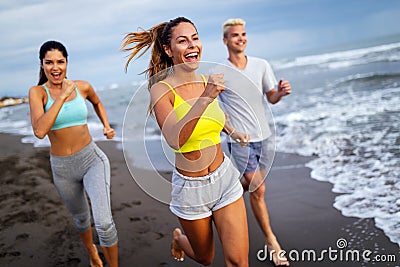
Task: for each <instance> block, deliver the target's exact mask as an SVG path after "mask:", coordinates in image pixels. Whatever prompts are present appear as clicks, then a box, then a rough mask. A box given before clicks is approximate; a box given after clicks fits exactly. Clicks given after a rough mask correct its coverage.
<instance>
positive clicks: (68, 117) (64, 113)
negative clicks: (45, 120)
mask: <svg viewBox="0 0 400 267" xmlns="http://www.w3.org/2000/svg"><path fill="white" fill-rule="evenodd" d="M42 86H43V87H44V89H45V90H46V93H47V103H46V105H45V106H44V111H45V112H46V111H47V110H49V109H50V107H51V106H52V105H53V103H54V100H53V99H52V98H51V96H50V92H49V89H48V88H47V86H46V85H45V84H43V85H42ZM75 92H76V96H75V98H74V99H72V100H71V101H67V102H64V104H63V105H62V107H61V109H60V111H59V112H58V115H57V118H56V121H55V122H54V124H53V127H51V130H58V129H63V128H67V127H72V126H77V125H84V124H87V115H88V110H87V107H86V102H85V99H84V98H83V96H82V95H81V94H80V93H79V90H78V88H75Z"/></svg>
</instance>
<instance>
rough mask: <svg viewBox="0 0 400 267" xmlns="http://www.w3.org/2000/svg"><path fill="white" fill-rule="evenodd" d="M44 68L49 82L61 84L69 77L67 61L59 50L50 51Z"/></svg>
mask: <svg viewBox="0 0 400 267" xmlns="http://www.w3.org/2000/svg"><path fill="white" fill-rule="evenodd" d="M42 68H43V70H44V73H45V75H46V77H47V79H48V81H49V82H51V83H53V84H61V83H62V81H63V80H64V78H65V76H66V75H67V59H66V58H65V57H64V56H63V54H62V53H61V52H60V51H59V50H56V49H52V50H49V51H47V52H46V55H45V57H44V58H43V60H42Z"/></svg>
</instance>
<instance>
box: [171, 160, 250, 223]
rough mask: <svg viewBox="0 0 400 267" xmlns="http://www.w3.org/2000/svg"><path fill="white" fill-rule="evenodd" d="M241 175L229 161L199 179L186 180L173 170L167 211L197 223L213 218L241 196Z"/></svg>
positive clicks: (188, 178)
mask: <svg viewBox="0 0 400 267" xmlns="http://www.w3.org/2000/svg"><path fill="white" fill-rule="evenodd" d="M240 177H241V175H240V173H239V171H238V170H237V169H236V168H235V167H234V165H233V164H232V162H231V160H230V159H229V158H228V157H227V156H226V155H224V161H223V162H222V163H221V165H220V166H219V167H218V168H217V169H216V170H215V171H213V172H212V173H210V174H208V175H206V176H200V177H188V176H184V175H182V174H181V173H179V172H178V171H177V170H176V169H175V170H174V172H173V174H172V200H171V203H170V210H171V211H172V213H174V214H175V215H176V216H178V217H179V218H182V219H186V220H198V219H203V218H207V217H209V216H211V215H212V212H213V211H216V210H218V209H220V208H223V207H225V206H227V205H229V204H231V203H233V202H235V201H236V200H238V199H239V198H241V197H242V195H243V188H242V185H241V183H240Z"/></svg>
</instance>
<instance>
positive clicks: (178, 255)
mask: <svg viewBox="0 0 400 267" xmlns="http://www.w3.org/2000/svg"><path fill="white" fill-rule="evenodd" d="M181 235H182V232H181V230H180V229H179V228H176V229H175V230H174V231H173V232H172V242H171V254H172V256H173V257H174V259H175V260H177V261H183V260H184V256H185V252H184V251H183V249H182V248H181V247H180V246H179V244H178V239H179V237H180V236H181Z"/></svg>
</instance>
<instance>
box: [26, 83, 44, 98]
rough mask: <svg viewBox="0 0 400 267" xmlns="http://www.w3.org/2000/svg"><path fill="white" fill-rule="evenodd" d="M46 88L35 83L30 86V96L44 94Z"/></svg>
mask: <svg viewBox="0 0 400 267" xmlns="http://www.w3.org/2000/svg"><path fill="white" fill-rule="evenodd" d="M44 95H45V90H44V88H43V86H41V85H35V86H32V87H31V88H29V97H38V96H44Z"/></svg>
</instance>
